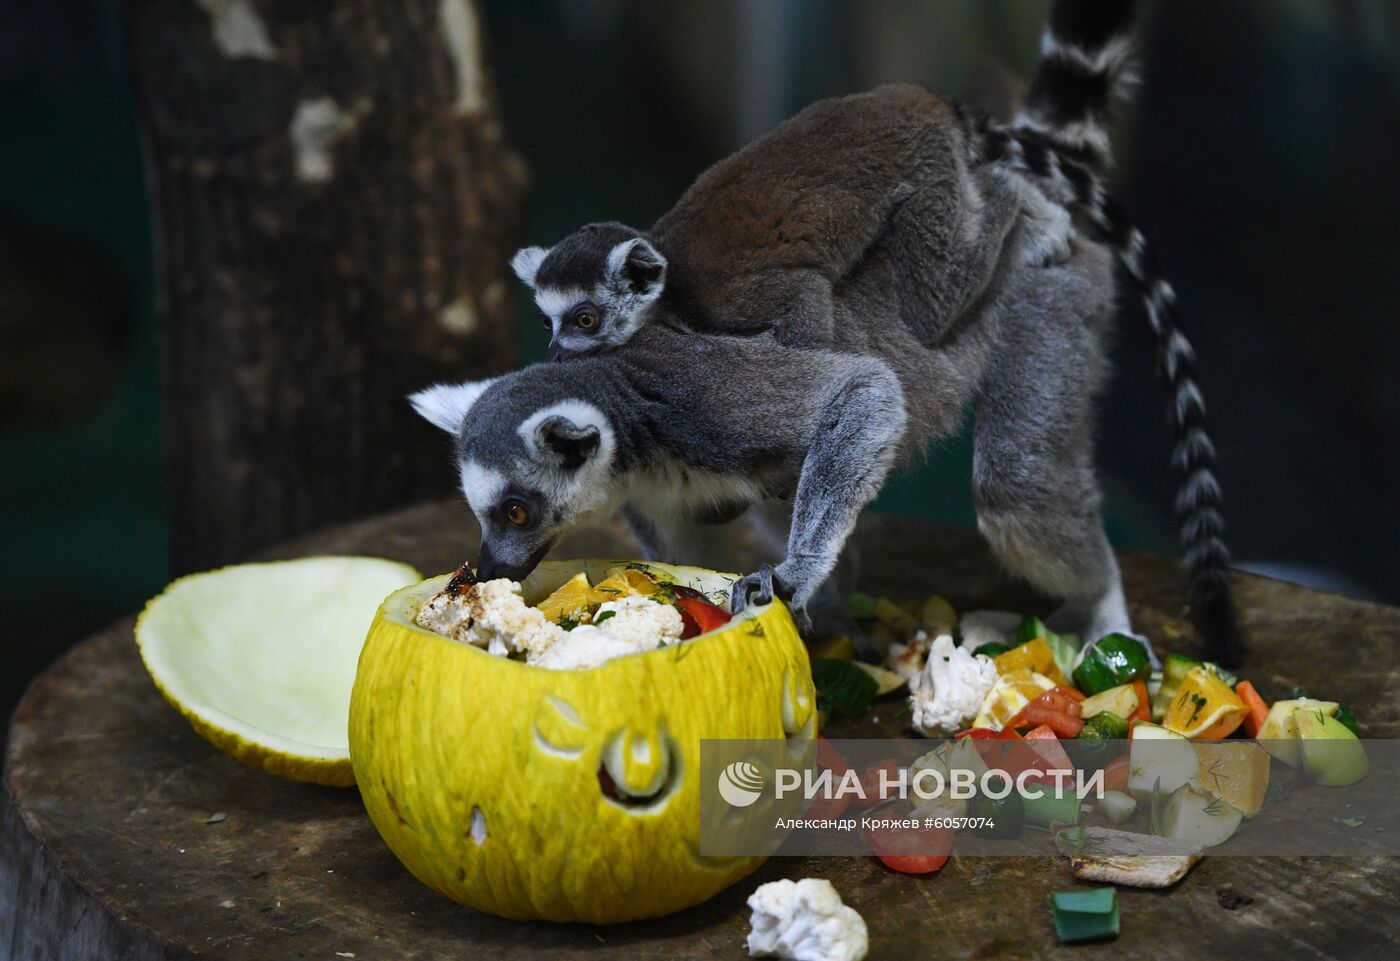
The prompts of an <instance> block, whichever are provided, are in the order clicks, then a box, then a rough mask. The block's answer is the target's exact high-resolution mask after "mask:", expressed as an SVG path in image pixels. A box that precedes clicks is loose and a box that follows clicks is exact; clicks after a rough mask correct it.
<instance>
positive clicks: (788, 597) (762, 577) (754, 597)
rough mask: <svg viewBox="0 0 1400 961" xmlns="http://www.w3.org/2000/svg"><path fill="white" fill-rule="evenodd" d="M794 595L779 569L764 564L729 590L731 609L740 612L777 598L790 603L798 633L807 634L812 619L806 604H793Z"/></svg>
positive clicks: (771, 601) (733, 611)
mask: <svg viewBox="0 0 1400 961" xmlns="http://www.w3.org/2000/svg"><path fill="white" fill-rule="evenodd" d="M792 595H793V589H792V587H791V586H790V585H788V584H786V583H784V582H783V579H782V578H781V577H779V576H778V572H777V571H775V570H774V569H773V568H772V567H770V566H769V565H767V564H764V565H763V566H762V567H760V568H759V569H758V570H756V571H754V572H753V573H752V574H748V575H746V576H744V577H741V578H739V579H738V580H737V581H735V582H734V587H733V588H732V589H731V590H730V592H729V610H730V612H731V613H734V614H738V613H739V612H740V611H742V610H743V609H744V608H746V607H756V606H762V605H764V604H771V603H773V600H774V599H775V598H777V599H779V600H782V601H783V602H785V603H786V604H787V605H788V609H789V610H790V611H791V612H792V619H793V620H794V621H796V622H797V630H798V633H801V634H806V633H808V632H809V631H811V629H812V619H811V618H810V617H808V616H807V608H806V607H805V606H794V605H793V603H792Z"/></svg>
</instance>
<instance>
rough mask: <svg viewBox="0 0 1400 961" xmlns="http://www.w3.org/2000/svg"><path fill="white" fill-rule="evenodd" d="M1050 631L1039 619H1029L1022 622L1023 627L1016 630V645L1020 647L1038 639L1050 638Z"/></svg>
mask: <svg viewBox="0 0 1400 961" xmlns="http://www.w3.org/2000/svg"><path fill="white" fill-rule="evenodd" d="M1049 635H1050V631H1049V630H1048V629H1047V628H1046V626H1045V622H1044V621H1042V620H1041V619H1040V618H1038V617H1028V618H1026V619H1025V620H1024V621H1022V622H1021V626H1020V627H1018V628H1016V644H1017V646H1020V645H1022V644H1027V643H1029V642H1031V641H1033V640H1035V639H1036V638H1037V637H1048V636H1049Z"/></svg>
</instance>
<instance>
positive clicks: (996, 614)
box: [958, 611, 1025, 651]
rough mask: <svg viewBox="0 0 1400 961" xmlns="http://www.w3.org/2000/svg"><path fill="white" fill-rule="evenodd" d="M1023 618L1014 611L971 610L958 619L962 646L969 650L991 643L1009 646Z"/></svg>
mask: <svg viewBox="0 0 1400 961" xmlns="http://www.w3.org/2000/svg"><path fill="white" fill-rule="evenodd" d="M1024 620H1025V618H1024V617H1022V616H1021V615H1020V614H1017V613H1016V612H1015V611H971V612H969V613H967V614H964V615H963V616H962V620H960V621H958V633H960V634H962V646H963V647H965V648H967V649H968V650H969V651H975V650H977V649H978V648H979V647H981V646H982V645H983V644H992V643H996V644H1005V645H1006V646H1007V647H1010V646H1011V642H1012V640H1013V639H1014V637H1015V634H1016V628H1018V627H1020V626H1021V622H1022V621H1024Z"/></svg>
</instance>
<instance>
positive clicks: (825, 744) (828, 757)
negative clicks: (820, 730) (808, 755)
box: [817, 734, 851, 780]
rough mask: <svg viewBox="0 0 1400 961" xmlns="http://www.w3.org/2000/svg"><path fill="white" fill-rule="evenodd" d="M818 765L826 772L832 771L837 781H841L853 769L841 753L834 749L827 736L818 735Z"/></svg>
mask: <svg viewBox="0 0 1400 961" xmlns="http://www.w3.org/2000/svg"><path fill="white" fill-rule="evenodd" d="M817 765H818V766H819V767H821V768H822V770H824V771H830V772H831V776H832V777H833V778H835V779H836V780H840V779H841V778H842V777H844V776H845V774H846V772H847V771H849V770H850V769H851V766H850V765H849V764H847V763H846V759H845V758H844V757H843V756H842V755H841V752H840V751H838V750H836V748H834V747H832V745H831V742H830V741H829V740H827V737H826V735H825V734H818V735H817Z"/></svg>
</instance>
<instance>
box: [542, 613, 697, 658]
mask: <svg viewBox="0 0 1400 961" xmlns="http://www.w3.org/2000/svg"><path fill="white" fill-rule="evenodd" d="M609 614H610V616H609ZM682 630H684V624H683V623H682V622H681V615H680V612H679V611H678V610H676V609H675V608H674V607H672V606H671V605H669V604H658V603H657V602H656V601H653V600H651V599H650V598H648V597H642V596H640V595H637V594H630V595H627V596H626V597H620V598H618V599H617V600H615V601H607V602H605V603H603V604H600V605H599V606H598V612H597V613H596V614H594V615H593V623H592V624H586V625H583V626H582V627H576V628H574V629H573V630H572V631H569V632H568V633H567V634H565V635H564V636H563V637H562V638H560V640H559V641H558V642H557V643H555V644H554V645H553V646H552V647H550V648H548V649H547V650H545V651H543V652H541V653H540V654H532V655H530V656H529V657H528V658H527V660H528V661H529V662H530V663H531V664H536V665H538V666H540V667H548V668H552V669H554V670H584V669H586V668H590V667H597V666H598V665H599V664H602V663H604V662H605V661H610V660H612V659H613V658H615V657H625V656H626V655H628V654H639V653H641V652H642V651H650V650H653V649H655V648H656V647H657V646H659V645H666V644H674V643H675V642H676V641H678V640H680V636H681V631H682Z"/></svg>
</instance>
